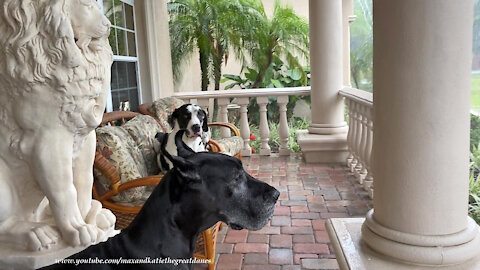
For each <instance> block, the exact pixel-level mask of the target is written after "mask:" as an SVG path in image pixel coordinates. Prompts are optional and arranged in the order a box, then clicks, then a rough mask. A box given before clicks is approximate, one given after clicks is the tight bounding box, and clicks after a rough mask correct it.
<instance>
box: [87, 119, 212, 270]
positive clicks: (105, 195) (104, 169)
mask: <svg viewBox="0 0 480 270" xmlns="http://www.w3.org/2000/svg"><path fill="white" fill-rule="evenodd" d="M138 115H140V114H139V113H135V112H126V111H115V112H111V113H105V114H104V116H103V120H102V122H101V124H100V126H105V125H107V124H110V125H111V126H119V125H123V124H125V123H126V122H127V121H128V120H130V119H132V118H134V117H136V116H138ZM152 121H153V120H152ZM153 122H154V123H155V121H153ZM213 148H214V149H215V145H214V146H213ZM101 152H102V151H99V149H97V151H96V153H95V161H94V170H95V171H96V172H99V173H101V175H103V176H104V177H105V178H106V179H107V180H108V182H109V187H110V188H109V189H108V190H105V188H104V189H103V192H102V191H101V190H102V188H101V185H100V184H99V183H98V179H97V178H96V179H95V182H94V185H93V197H94V199H96V200H98V201H100V202H101V203H102V205H103V207H105V208H108V209H110V210H111V211H112V212H113V214H114V215H115V216H116V217H117V222H116V224H115V227H116V229H123V228H126V227H127V226H128V225H129V224H130V223H131V221H132V220H133V219H134V218H135V216H136V215H137V214H138V212H139V211H140V209H141V206H139V205H125V204H121V203H119V202H117V201H115V200H113V199H114V198H113V197H114V196H116V195H119V194H121V193H122V192H125V191H128V190H131V189H133V188H139V187H147V186H152V187H153V186H156V185H158V183H159V182H160V181H161V179H162V177H163V175H162V174H158V175H150V176H146V177H141V178H138V179H133V180H129V181H127V182H124V183H122V182H121V176H120V173H119V172H118V170H117V168H116V167H115V165H113V163H112V162H111V161H110V160H109V159H108V158H107V157H105V156H104V155H102V153H101ZM220 225H221V222H218V223H217V224H215V225H214V226H212V227H211V228H209V229H207V230H205V231H203V232H201V233H200V234H199V235H198V239H197V244H196V247H195V252H194V256H195V258H197V259H209V260H210V264H209V265H208V269H209V270H213V269H214V267H215V247H216V240H217V233H218V231H219V229H220Z"/></svg>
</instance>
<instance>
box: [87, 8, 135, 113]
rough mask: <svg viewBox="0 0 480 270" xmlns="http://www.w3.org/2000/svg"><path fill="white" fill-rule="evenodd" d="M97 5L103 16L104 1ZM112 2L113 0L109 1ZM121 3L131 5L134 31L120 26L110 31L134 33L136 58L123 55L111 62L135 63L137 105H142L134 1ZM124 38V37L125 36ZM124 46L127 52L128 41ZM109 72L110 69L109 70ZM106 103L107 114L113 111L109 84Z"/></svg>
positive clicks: (116, 40)
mask: <svg viewBox="0 0 480 270" xmlns="http://www.w3.org/2000/svg"><path fill="white" fill-rule="evenodd" d="M96 1H97V3H98V4H99V5H100V7H101V9H102V13H103V14H105V11H104V10H103V1H104V0H96ZM111 1H113V0H111ZM118 1H120V2H122V3H125V4H128V5H131V6H132V8H133V28H134V30H131V29H127V28H126V27H121V26H116V25H112V26H111V28H110V29H111V30H112V29H115V28H117V29H119V30H124V31H126V32H130V33H134V35H135V54H136V55H137V56H135V57H134V56H123V55H115V54H114V55H113V61H118V62H134V63H135V68H136V72H137V74H136V75H137V76H136V77H137V94H138V103H139V105H140V104H142V85H141V79H140V78H141V73H140V63H139V57H138V47H139V46H138V31H137V30H138V28H137V19H136V16H135V0H118ZM125 15H126V14H125V9H124V10H123V16H124V17H125ZM125 38H126V36H125ZM115 42H116V43H115V44H118V36H117V35H115ZM125 45H126V46H127V48H126V51H127V52H128V51H129V50H128V41H127V40H126V41H125ZM110 70H111V68H110ZM106 99H107V103H106V107H105V109H106V111H107V112H111V111H113V100H112V88H111V82H110V83H109V88H108V93H107V98H106Z"/></svg>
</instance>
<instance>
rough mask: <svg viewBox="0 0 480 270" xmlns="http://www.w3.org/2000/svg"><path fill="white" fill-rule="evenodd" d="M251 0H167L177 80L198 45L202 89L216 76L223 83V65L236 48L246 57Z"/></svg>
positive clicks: (237, 52)
mask: <svg viewBox="0 0 480 270" xmlns="http://www.w3.org/2000/svg"><path fill="white" fill-rule="evenodd" d="M251 2H252V0H172V1H170V2H169V3H168V11H169V14H170V23H169V28H170V37H171V49H172V65H173V73H174V78H175V81H178V80H179V79H180V78H181V67H182V64H184V63H185V62H186V61H188V60H189V59H190V58H191V55H192V53H193V52H194V51H195V50H197V49H198V53H199V60H200V69H201V73H202V91H205V90H207V88H208V85H209V83H210V78H211V77H213V79H214V83H215V89H219V87H220V79H221V74H222V71H221V68H222V64H223V63H224V61H225V62H226V61H227V59H228V56H229V53H230V50H233V52H234V54H235V56H236V57H237V58H238V59H240V60H241V61H242V62H243V61H244V59H245V57H244V50H243V48H244V43H243V37H244V36H247V35H248V33H247V34H246V32H248V31H250V30H249V29H251V27H250V24H251V20H250V19H249V17H250V13H255V12H256V11H255V9H252V8H251V6H250V3H251Z"/></svg>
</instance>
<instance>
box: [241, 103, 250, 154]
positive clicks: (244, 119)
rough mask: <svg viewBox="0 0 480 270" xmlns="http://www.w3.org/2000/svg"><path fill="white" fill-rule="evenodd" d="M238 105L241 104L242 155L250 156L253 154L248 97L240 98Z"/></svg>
mask: <svg viewBox="0 0 480 270" xmlns="http://www.w3.org/2000/svg"><path fill="white" fill-rule="evenodd" d="M237 100H238V101H237V103H238V105H240V135H241V136H242V138H243V149H242V156H244V157H249V156H251V155H252V148H251V147H250V126H249V124H248V114H247V113H248V108H247V106H248V103H249V100H248V98H238V99H237Z"/></svg>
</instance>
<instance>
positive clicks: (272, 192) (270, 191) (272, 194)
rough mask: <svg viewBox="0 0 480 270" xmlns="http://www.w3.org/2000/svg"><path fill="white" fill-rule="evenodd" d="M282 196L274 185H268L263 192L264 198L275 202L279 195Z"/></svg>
mask: <svg viewBox="0 0 480 270" xmlns="http://www.w3.org/2000/svg"><path fill="white" fill-rule="evenodd" d="M279 196H280V192H278V190H277V189H276V188H274V187H272V186H268V187H267V189H266V190H265V193H263V199H264V200H265V201H270V202H273V203H275V202H276V201H277V200H278V197H279Z"/></svg>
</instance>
